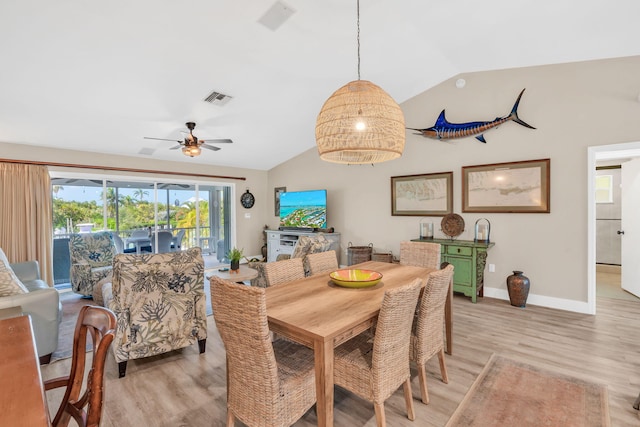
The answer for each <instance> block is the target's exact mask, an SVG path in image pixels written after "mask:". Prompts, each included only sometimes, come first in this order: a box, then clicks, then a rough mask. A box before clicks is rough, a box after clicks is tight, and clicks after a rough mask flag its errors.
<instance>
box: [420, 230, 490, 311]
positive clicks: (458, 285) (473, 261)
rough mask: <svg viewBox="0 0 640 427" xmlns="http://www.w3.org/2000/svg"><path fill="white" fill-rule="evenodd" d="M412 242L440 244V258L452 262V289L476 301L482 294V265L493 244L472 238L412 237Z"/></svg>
mask: <svg viewBox="0 0 640 427" xmlns="http://www.w3.org/2000/svg"><path fill="white" fill-rule="evenodd" d="M412 241H414V242H429V243H439V244H440V259H441V260H442V262H448V263H449V264H453V268H454V269H453V290H454V292H461V293H463V294H465V295H466V296H468V297H471V301H472V302H474V303H475V302H476V301H477V297H478V294H480V296H482V286H483V284H484V267H485V265H486V263H487V251H488V250H489V249H490V248H491V247H492V246H493V245H494V244H495V243H493V242H490V243H481V242H474V241H473V240H450V239H431V240H426V239H414V240H412Z"/></svg>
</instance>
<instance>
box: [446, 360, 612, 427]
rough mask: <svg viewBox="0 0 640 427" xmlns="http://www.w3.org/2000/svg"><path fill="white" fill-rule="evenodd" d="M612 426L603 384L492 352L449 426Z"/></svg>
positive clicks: (605, 388) (605, 389)
mask: <svg viewBox="0 0 640 427" xmlns="http://www.w3.org/2000/svg"><path fill="white" fill-rule="evenodd" d="M457 426H460V427H462V426H465V427H469V426H474V427H494V426H536V427H537V426H563V427H591V426H594V427H595V426H598V427H602V426H610V420H609V398H608V394H607V387H606V386H605V385H601V384H595V383H590V382H587V381H583V380H580V379H578V378H573V377H570V376H567V375H560V374H557V373H553V372H551V371H548V370H545V369H541V368H538V367H535V366H531V365H528V364H525V363H520V362H517V361H514V360H511V359H509V358H506V357H503V356H499V355H496V354H493V355H492V356H491V358H490V359H489V361H488V362H487V364H486V365H485V367H484V369H483V370H482V372H481V373H480V375H479V376H478V378H477V379H476V380H475V382H474V383H473V385H472V386H471V388H470V389H469V391H468V392H467V395H466V396H465V398H464V399H463V400H462V402H461V403H460V405H459V406H458V409H456V411H455V413H454V414H453V416H452V417H451V419H450V420H449V422H448V423H447V427H457Z"/></svg>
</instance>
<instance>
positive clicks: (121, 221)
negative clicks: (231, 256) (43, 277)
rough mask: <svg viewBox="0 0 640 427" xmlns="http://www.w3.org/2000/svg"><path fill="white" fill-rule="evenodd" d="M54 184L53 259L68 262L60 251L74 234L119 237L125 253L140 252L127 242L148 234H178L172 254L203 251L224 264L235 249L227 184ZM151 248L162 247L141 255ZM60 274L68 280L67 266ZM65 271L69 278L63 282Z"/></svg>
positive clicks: (69, 180)
mask: <svg viewBox="0 0 640 427" xmlns="http://www.w3.org/2000/svg"><path fill="white" fill-rule="evenodd" d="M51 182H52V194H53V200H54V202H53V218H54V230H55V231H54V239H55V240H54V259H55V258H56V255H58V257H57V258H61V257H65V256H67V257H68V254H66V255H64V254H63V255H61V254H60V252H61V251H62V248H64V247H65V245H68V243H67V242H68V236H69V234H71V233H85V232H95V231H99V230H109V231H112V232H114V233H116V234H118V235H119V236H120V238H121V239H122V240H123V242H125V244H124V251H125V252H136V250H139V249H140V248H135V245H133V246H132V245H130V244H129V245H128V244H127V239H128V238H130V236H131V234H132V233H134V232H137V233H141V232H143V231H146V232H147V233H148V235H149V238H150V241H151V239H155V237H154V236H155V232H156V231H169V232H171V233H172V235H173V241H172V245H171V250H178V249H179V250H184V249H188V248H191V247H195V246H199V247H201V248H202V249H203V253H205V254H210V255H211V256H215V258H217V259H218V260H223V259H224V256H225V254H226V253H227V251H228V250H229V248H230V246H231V245H230V238H231V230H232V224H231V210H230V208H231V207H230V204H229V203H227V201H229V200H230V195H231V187H230V186H228V185H211V184H198V183H184V182H145V181H133V180H125V179H123V180H106V179H105V180H96V179H85V178H65V177H52V179H51ZM65 239H67V240H66V242H65V241H64V240H65ZM56 240H59V242H56ZM56 243H57V244H56ZM152 243H155V240H154V241H153V242H152ZM152 247H156V248H158V246H156V245H155V244H152V245H151V246H150V247H143V248H142V250H143V251H151V248H152ZM56 248H58V249H57V250H56ZM56 251H57V252H58V254H56ZM59 270H60V271H58V273H57V274H56V271H54V276H56V277H55V281H56V283H60V280H65V279H66V278H68V268H67V266H66V265H65V266H63V267H61V268H60V269H59ZM64 270H66V271H67V273H66V274H67V276H66V277H62V276H63V275H64Z"/></svg>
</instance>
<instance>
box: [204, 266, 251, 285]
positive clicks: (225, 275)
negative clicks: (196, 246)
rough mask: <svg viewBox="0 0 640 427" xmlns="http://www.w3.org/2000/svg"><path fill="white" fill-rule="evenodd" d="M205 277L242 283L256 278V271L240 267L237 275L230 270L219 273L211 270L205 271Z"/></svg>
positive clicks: (217, 270)
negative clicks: (215, 277) (216, 277)
mask: <svg viewBox="0 0 640 427" xmlns="http://www.w3.org/2000/svg"><path fill="white" fill-rule="evenodd" d="M205 276H206V278H207V279H211V276H218V277H220V278H221V279H224V280H229V281H230V282H236V283H242V282H245V281H248V280H251V279H255V278H256V277H258V270H254V269H253V268H249V267H247V266H246V265H240V269H239V270H238V272H237V273H236V272H234V271H231V270H227V271H221V270H219V269H211V270H207V271H205Z"/></svg>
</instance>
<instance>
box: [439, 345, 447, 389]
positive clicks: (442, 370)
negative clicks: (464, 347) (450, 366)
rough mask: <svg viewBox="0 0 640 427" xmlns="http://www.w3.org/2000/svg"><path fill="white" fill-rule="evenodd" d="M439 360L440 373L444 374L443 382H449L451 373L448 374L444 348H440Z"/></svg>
mask: <svg viewBox="0 0 640 427" xmlns="http://www.w3.org/2000/svg"><path fill="white" fill-rule="evenodd" d="M438 360H439V361H440V373H441V374H442V382H443V383H445V384H449V375H448V374H447V365H445V363H444V348H443V349H440V352H439V353H438Z"/></svg>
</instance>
